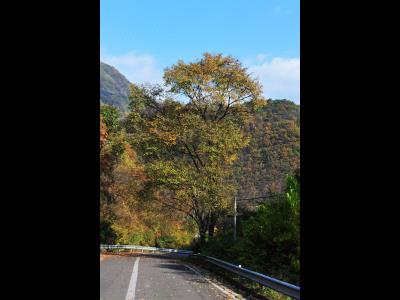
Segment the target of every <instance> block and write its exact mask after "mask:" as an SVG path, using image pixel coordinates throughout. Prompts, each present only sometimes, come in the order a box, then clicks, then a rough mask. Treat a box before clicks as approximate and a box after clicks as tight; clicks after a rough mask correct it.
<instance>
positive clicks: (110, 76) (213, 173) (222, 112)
mask: <svg viewBox="0 0 400 300" xmlns="http://www.w3.org/2000/svg"><path fill="white" fill-rule="evenodd" d="M100 75H101V78H102V79H101V115H100V181H101V184H100V186H101V191H100V203H101V211H100V222H101V232H100V235H101V237H100V239H101V242H102V243H107V244H111V243H112V244H114V243H121V244H141V245H152V246H153V245H155V246H159V247H173V248H175V247H180V248H192V249H196V250H198V251H200V250H201V251H202V252H204V253H209V254H212V255H213V256H216V257H220V258H223V259H227V260H229V261H231V262H234V263H238V264H239V263H241V264H243V265H245V266H248V267H249V268H252V269H253V270H256V271H261V272H263V271H264V272H265V273H268V274H269V275H271V276H276V277H278V278H281V279H284V280H289V281H290V282H293V283H298V280H299V279H298V274H299V267H300V266H299V206H300V196H299V188H300V187H299V180H300V173H299V162H300V153H299V152H300V151H299V148H300V131H299V126H300V116H299V113H300V109H299V106H298V105H296V104H294V103H293V102H291V101H288V100H271V99H264V98H263V96H262V87H261V85H260V84H259V82H258V81H257V80H255V79H253V78H251V77H250V75H249V74H248V73H247V70H246V69H245V68H244V67H243V66H242V65H241V63H240V62H239V61H238V60H236V59H235V58H232V57H230V56H226V57H225V56H222V55H211V54H207V53H206V54H204V56H203V58H202V59H200V60H199V61H196V62H192V63H184V62H183V61H179V62H177V63H176V64H175V65H173V66H172V67H170V68H168V69H166V70H165V73H164V86H160V85H137V84H129V83H128V86H129V93H128V94H126V93H125V91H126V90H124V89H125V88H124V86H125V87H126V86H127V80H126V79H125V78H124V77H123V76H122V75H121V74H119V73H118V71H116V70H115V69H114V68H112V67H110V66H107V65H105V64H102V63H101V73H100ZM121 76H122V77H121ZM122 78H123V79H125V80H123V79H122ZM121 89H122V92H121ZM117 91H119V92H117ZM110 95H113V96H115V95H119V96H118V97H114V98H113V97H111V98H109V97H108V96H110ZM125 95H128V96H127V97H126V98H124V97H125ZM107 97H108V98H107ZM182 98H185V99H186V102H182V101H178V100H176V99H182ZM110 99H111V100H110ZM235 196H236V197H237V198H238V200H239V201H238V210H239V212H240V214H239V223H238V235H237V240H233V238H232V217H231V216H232V214H233V198H234V197H235ZM246 199H247V200H246ZM254 199H257V201H253V200H254ZM248 249H253V255H251V256H250V255H249V254H248V253H249V252H248V251H247V250H248ZM267 270H268V271H267Z"/></svg>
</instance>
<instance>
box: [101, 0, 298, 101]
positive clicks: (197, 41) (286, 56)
mask: <svg viewBox="0 0 400 300" xmlns="http://www.w3.org/2000/svg"><path fill="white" fill-rule="evenodd" d="M100 5H101V6H100V22H101V25H100V47H101V60H103V61H105V62H107V63H110V64H111V65H114V66H115V67H116V68H117V69H118V70H120V71H121V72H122V73H123V74H124V75H125V76H126V77H127V78H128V79H129V80H130V81H135V82H137V83H140V82H146V81H148V82H160V81H161V77H162V71H163V69H164V68H165V67H168V66H171V65H172V64H174V63H175V62H176V61H177V60H178V59H183V60H184V61H187V62H189V61H193V60H195V59H197V58H200V57H201V54H202V53H204V52H211V53H222V54H224V55H233V56H235V57H236V58H238V59H239V60H241V61H242V62H243V64H244V65H245V66H247V67H248V68H249V71H250V72H251V73H252V74H254V76H255V77H258V78H259V79H260V81H261V82H262V84H263V85H264V94H265V96H266V97H271V98H288V99H290V100H293V101H295V102H297V103H299V101H300V99H299V70H300V66H299V58H300V7H299V6H300V4H299V0H247V1H245V0H230V1H228V0H214V1H210V0H202V1H200V0H199V1H194V0H186V1H185V0H169V1H165V0H164V1H161V0H146V1H144V0H101V1H100Z"/></svg>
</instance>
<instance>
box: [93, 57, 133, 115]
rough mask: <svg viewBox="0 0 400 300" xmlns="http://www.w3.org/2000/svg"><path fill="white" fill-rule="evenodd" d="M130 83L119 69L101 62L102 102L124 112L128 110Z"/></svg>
mask: <svg viewBox="0 0 400 300" xmlns="http://www.w3.org/2000/svg"><path fill="white" fill-rule="evenodd" d="M129 85H130V82H129V81H128V79H126V78H125V76H124V75H122V74H121V73H120V72H118V70H117V69H115V68H114V67H112V66H110V65H107V64H105V63H103V62H100V102H101V103H104V104H108V105H113V106H115V107H117V108H118V109H119V110H121V111H122V112H125V111H126V110H127V109H128V102H129V99H128V97H129Z"/></svg>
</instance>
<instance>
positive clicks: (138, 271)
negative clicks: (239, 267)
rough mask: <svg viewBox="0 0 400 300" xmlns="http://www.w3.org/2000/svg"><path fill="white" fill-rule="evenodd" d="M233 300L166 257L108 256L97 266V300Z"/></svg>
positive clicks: (211, 284)
mask: <svg viewBox="0 0 400 300" xmlns="http://www.w3.org/2000/svg"><path fill="white" fill-rule="evenodd" d="M163 299H181V300H186V299H187V300H218V299H233V298H232V297H230V296H229V295H227V294H226V293H224V292H223V291H221V287H219V286H218V285H215V284H213V283H211V282H210V281H208V280H206V279H205V278H204V277H203V276H201V275H200V274H199V273H198V272H196V270H194V269H193V268H192V267H191V266H189V265H186V264H185V263H184V262H181V261H180V260H178V259H174V258H172V257H169V256H151V255H148V256H137V257H131V256H116V255H113V256H109V257H107V258H105V259H102V260H101V262H100V300H163Z"/></svg>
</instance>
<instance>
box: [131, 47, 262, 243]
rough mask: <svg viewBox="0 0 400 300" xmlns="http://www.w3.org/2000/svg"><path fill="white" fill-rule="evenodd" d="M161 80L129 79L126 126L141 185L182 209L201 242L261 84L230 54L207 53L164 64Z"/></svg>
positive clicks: (226, 190)
mask: <svg viewBox="0 0 400 300" xmlns="http://www.w3.org/2000/svg"><path fill="white" fill-rule="evenodd" d="M164 81H165V86H166V89H164V88H162V87H159V86H136V85H132V86H131V96H130V101H131V102H130V109H131V113H130V115H129V118H128V121H127V125H128V126H127V128H128V131H129V132H130V133H131V135H132V140H131V141H132V144H133V146H134V148H135V149H138V151H139V153H140V154H141V156H142V158H143V159H144V161H145V163H146V169H147V176H148V178H149V179H150V180H149V184H150V186H149V189H150V188H151V187H152V188H153V189H152V190H153V191H155V192H156V195H157V197H158V199H159V200H160V201H161V202H162V203H163V204H164V205H165V207H169V208H172V209H174V210H179V211H181V212H184V213H185V214H186V215H188V216H190V217H191V218H192V219H193V220H194V221H195V222H196V224H197V226H198V230H199V237H200V241H201V242H204V241H205V238H206V235H207V232H208V235H209V236H213V234H214V229H215V226H216V224H217V222H218V220H219V218H220V217H221V216H223V215H226V213H227V212H228V211H229V210H230V209H231V207H232V206H231V203H232V202H231V200H232V197H233V195H234V192H235V186H234V183H233V181H232V164H233V162H234V161H235V160H236V157H237V154H238V152H239V150H240V149H241V148H243V147H244V146H245V145H246V144H247V143H248V140H247V139H246V138H245V137H244V136H243V134H242V132H241V130H240V124H241V123H242V122H243V120H244V119H245V116H246V114H247V113H248V111H249V109H251V108H252V107H254V105H255V104H257V103H258V102H259V100H261V99H262V97H261V86H260V84H259V83H258V82H257V81H256V80H254V79H252V78H251V77H250V75H249V74H248V73H247V71H246V69H245V68H244V67H243V66H242V65H241V63H240V62H239V61H238V60H236V59H234V58H232V57H230V56H227V57H224V56H222V55H220V54H217V55H211V54H208V53H206V54H204V56H203V58H202V59H200V60H199V61H196V62H193V63H189V64H186V63H184V62H182V61H179V62H178V63H177V64H176V65H173V66H172V67H171V68H169V69H166V71H165V74H164ZM174 99H180V100H183V101H177V100H174ZM245 102H248V103H250V105H248V104H246V105H244V103H245Z"/></svg>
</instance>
